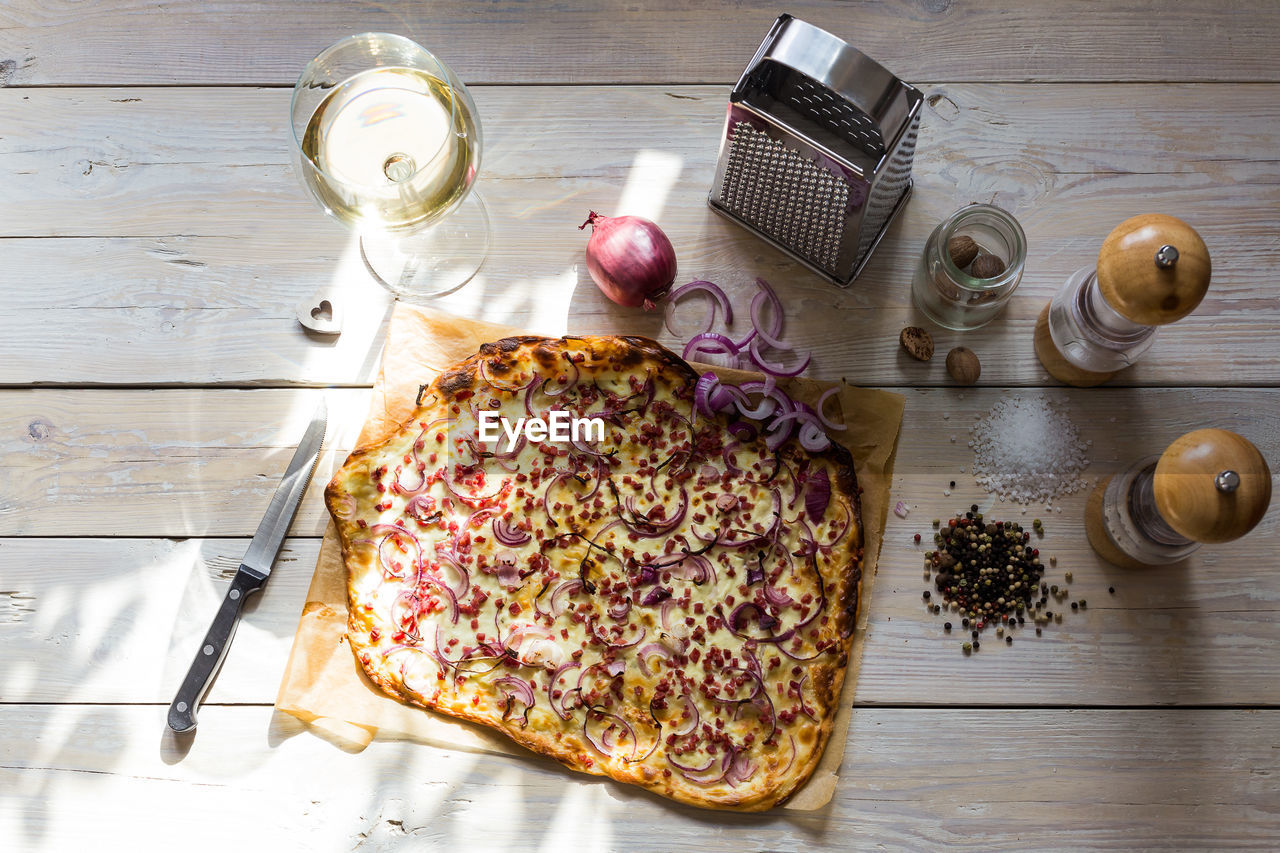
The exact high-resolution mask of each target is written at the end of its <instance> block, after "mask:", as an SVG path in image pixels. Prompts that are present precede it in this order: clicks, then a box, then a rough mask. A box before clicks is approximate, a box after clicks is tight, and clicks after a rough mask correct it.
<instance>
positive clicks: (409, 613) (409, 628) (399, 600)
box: [391, 589, 422, 643]
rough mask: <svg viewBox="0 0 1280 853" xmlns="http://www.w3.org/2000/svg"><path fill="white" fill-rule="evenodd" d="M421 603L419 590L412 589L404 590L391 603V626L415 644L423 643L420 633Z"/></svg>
mask: <svg viewBox="0 0 1280 853" xmlns="http://www.w3.org/2000/svg"><path fill="white" fill-rule="evenodd" d="M421 603H422V602H421V601H419V600H418V593H417V590H412V589H406V590H402V591H401V592H400V594H399V595H397V596H396V597H395V600H394V601H392V602H391V624H393V625H395V626H396V629H397V630H399V631H400V632H401V633H402V634H404V635H405V637H407V638H408V639H410V640H412V641H413V642H415V643H418V642H421V641H422V634H421V633H419V631H418V607H419V606H420V605H421Z"/></svg>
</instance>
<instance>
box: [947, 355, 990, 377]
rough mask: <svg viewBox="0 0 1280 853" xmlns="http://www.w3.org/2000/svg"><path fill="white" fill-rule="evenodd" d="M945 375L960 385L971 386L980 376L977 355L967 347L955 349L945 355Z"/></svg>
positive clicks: (980, 368)
mask: <svg viewBox="0 0 1280 853" xmlns="http://www.w3.org/2000/svg"><path fill="white" fill-rule="evenodd" d="M947 373H950V374H951V378H952V379H954V380H955V381H956V382H958V383H960V384H961V385H972V384H973V383H975V382H977V381H978V377H979V376H981V375H982V363H981V362H979V361H978V355H977V353H975V352H974V351H973V350H971V349H969V348H968V347H956V348H955V349H953V350H952V351H951V352H949V353H947Z"/></svg>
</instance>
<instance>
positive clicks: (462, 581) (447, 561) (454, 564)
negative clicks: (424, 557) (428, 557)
mask: <svg viewBox="0 0 1280 853" xmlns="http://www.w3.org/2000/svg"><path fill="white" fill-rule="evenodd" d="M443 544H444V543H442V542H438V543H436V557H437V558H439V560H440V568H441V569H448V570H449V571H450V572H452V573H453V574H454V575H456V576H457V582H456V583H449V589H451V590H453V594H454V595H455V596H456V597H458V598H461V597H462V596H464V595H466V594H467V590H469V589H470V588H471V575H470V574H468V573H467V570H466V569H464V568H463V567H462V562H461V561H460V560H458V559H457V557H455V556H454V555H452V554H446V553H442V552H441V551H440V548H441V546H442V545H443ZM446 583H448V582H447V581H446Z"/></svg>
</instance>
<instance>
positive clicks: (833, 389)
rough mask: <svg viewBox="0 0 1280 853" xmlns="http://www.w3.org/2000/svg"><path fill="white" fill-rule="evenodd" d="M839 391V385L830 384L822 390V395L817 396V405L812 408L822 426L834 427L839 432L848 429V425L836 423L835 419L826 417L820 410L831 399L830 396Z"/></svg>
mask: <svg viewBox="0 0 1280 853" xmlns="http://www.w3.org/2000/svg"><path fill="white" fill-rule="evenodd" d="M839 392H840V386H839V385H832V386H831V387H830V388H828V389H827V390H826V391H823V392H822V396H821V397H819V398H818V403H817V405H816V406H815V407H814V408H815V412H814V413H815V414H816V415H817V416H818V420H820V421H822V425H823V426H824V427H826V428H827V429H834V430H837V431H839V432H843V431H844V430H846V429H848V428H849V427H848V426H846V425H845V424H839V423H836V422H835V421H833V420H831V419H830V418H828V417H827V416H826V415H824V414H823V413H822V410H823V409H824V408H825V407H826V405H827V400H829V399H831V398H832V397H834V396H835V395H836V394H838V393H839Z"/></svg>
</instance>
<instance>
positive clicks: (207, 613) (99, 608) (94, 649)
mask: <svg viewBox="0 0 1280 853" xmlns="http://www.w3.org/2000/svg"><path fill="white" fill-rule="evenodd" d="M248 544H249V542H248V540H247V539H178V540H174V539H0V587H3V589H0V643H2V644H3V645H4V647H5V648H6V649H8V650H10V653H9V657H8V660H7V662H6V664H5V665H4V666H3V667H0V698H2V699H3V701H5V702H18V701H36V702H164V703H168V702H170V701H172V699H173V694H174V693H175V692H176V691H177V689H178V685H179V684H180V683H181V681H182V678H183V676H184V675H185V674H186V671H187V667H188V666H190V664H191V661H192V660H193V659H194V657H195V655H196V654H197V653H198V650H199V647H200V644H201V642H202V641H203V638H204V634H205V631H207V630H208V628H209V623H210V622H211V620H212V619H213V615H214V614H215V613H216V612H217V610H218V606H219V605H220V604H221V603H222V597H223V596H224V595H226V591H227V587H228V585H229V582H230V580H231V577H232V576H233V575H234V574H235V572H236V569H237V568H238V567H239V565H240V560H241V559H242V558H243V556H244V552H245V549H246V548H247V547H248ZM319 551H320V541H319V540H318V539H290V540H288V541H287V542H286V544H285V547H284V549H283V550H282V551H281V554H280V556H279V558H278V559H277V560H276V564H275V568H274V570H273V571H272V574H271V578H270V580H269V581H268V583H267V586H266V588H265V590H264V591H263V592H261V593H259V594H256V595H254V596H253V597H251V598H250V599H248V601H247V602H246V604H245V610H244V614H243V616H242V618H241V620H240V626H239V628H238V629H237V631H236V636H235V642H234V643H233V644H232V646H231V650H230V652H228V654H227V658H226V660H225V661H224V663H223V666H222V669H221V671H220V672H219V674H218V677H217V679H216V680H215V681H214V683H213V686H212V687H211V688H210V691H209V694H208V696H207V697H206V701H208V702H213V703H216V702H258V703H261V702H268V703H269V702H271V701H273V699H274V697H275V694H276V691H277V690H278V689H279V687H280V678H281V674H282V673H283V671H284V664H285V661H286V660H287V659H288V656H289V650H290V648H291V647H292V646H293V635H294V632H295V630H296V629H297V625H298V618H299V616H300V614H301V612H302V605H303V603H304V602H305V601H306V592H307V587H308V586H309V585H310V583H311V575H312V573H313V571H314V569H315V564H316V556H317V554H318V553H319ZM19 648H21V649H22V652H20V653H19V652H18V651H17V650H18V649H19Z"/></svg>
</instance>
